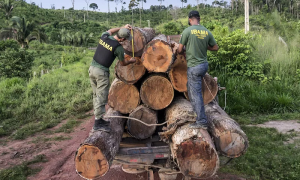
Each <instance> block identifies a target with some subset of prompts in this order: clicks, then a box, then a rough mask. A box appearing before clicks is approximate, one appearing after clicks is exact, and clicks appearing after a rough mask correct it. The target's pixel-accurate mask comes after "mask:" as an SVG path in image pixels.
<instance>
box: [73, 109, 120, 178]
mask: <svg viewBox="0 0 300 180" xmlns="http://www.w3.org/2000/svg"><path fill="white" fill-rule="evenodd" d="M106 115H107V116H110V115H111V116H120V115H121V114H120V113H119V112H117V111H114V110H113V109H111V108H110V109H109V110H108V111H107V112H106ZM107 120H108V121H110V127H111V132H110V133H107V132H104V131H95V132H93V133H92V134H91V135H90V136H89V137H88V138H87V139H86V140H85V141H84V143H83V144H82V145H81V146H80V147H79V149H78V150H77V152H76V155H75V168H76V172H77V173H78V174H79V175H80V176H81V177H83V178H86V179H97V178H99V177H101V176H104V175H105V174H106V173H107V171H108V170H109V168H110V167H111V164H112V161H113V159H114V157H115V155H116V153H117V152H118V150H119V146H120V142H121V139H122V134H123V131H124V123H125V120H124V119H117V118H107Z"/></svg>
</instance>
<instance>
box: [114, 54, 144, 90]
mask: <svg viewBox="0 0 300 180" xmlns="http://www.w3.org/2000/svg"><path fill="white" fill-rule="evenodd" d="M129 59H131V56H129V55H127V54H125V60H129ZM145 73H146V68H145V67H144V65H143V64H142V61H141V58H139V57H136V62H135V63H134V64H129V65H127V66H122V65H121V64H120V63H119V62H117V64H116V66H115V74H116V77H117V78H118V79H120V80H121V81H123V82H125V83H127V84H134V83H136V82H137V81H138V80H139V79H140V78H141V77H143V75H144V74H145Z"/></svg>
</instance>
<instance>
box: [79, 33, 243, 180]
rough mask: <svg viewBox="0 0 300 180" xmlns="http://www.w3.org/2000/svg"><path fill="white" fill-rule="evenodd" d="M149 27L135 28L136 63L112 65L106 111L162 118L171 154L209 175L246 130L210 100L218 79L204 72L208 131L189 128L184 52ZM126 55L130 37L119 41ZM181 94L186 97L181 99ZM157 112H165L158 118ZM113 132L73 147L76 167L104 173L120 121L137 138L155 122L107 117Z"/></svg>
mask: <svg viewBox="0 0 300 180" xmlns="http://www.w3.org/2000/svg"><path fill="white" fill-rule="evenodd" d="M154 36H155V33H154V31H153V30H152V29H149V28H146V29H140V28H135V29H134V50H135V56H138V57H136V60H137V61H136V63H134V64H130V65H128V66H121V64H120V63H117V64H116V66H115V75H116V77H117V78H116V79H115V80H114V81H113V82H112V84H111V87H110V91H109V96H108V104H109V106H110V107H111V108H110V109H109V110H108V111H107V113H106V116H110V115H121V114H122V115H123V116H124V115H128V116H129V117H132V118H136V119H140V120H141V121H143V122H145V123H147V124H157V123H158V122H165V121H166V122H167V125H166V127H164V131H162V132H159V135H160V137H161V139H162V140H163V141H165V142H168V143H169V145H170V150H171V152H172V156H173V157H172V158H173V159H174V161H176V164H178V168H179V169H180V171H181V172H182V173H183V174H184V175H185V176H189V177H193V178H208V177H211V176H212V175H214V174H215V173H216V171H217V169H218V167H219V156H218V152H219V153H220V154H221V155H224V156H227V157H230V158H236V157H239V156H241V155H242V154H244V153H245V151H246V149H247V148H248V140H247V136H246V134H245V133H244V132H243V130H242V129H241V128H240V126H239V125H238V124H237V123H236V122H235V121H234V120H233V119H231V118H230V117H229V116H228V115H227V114H226V112H225V111H223V110H222V108H220V106H219V105H218V103H217V102H216V101H215V100H214V99H215V96H216V94H217V92H218V85H217V82H216V81H215V80H214V79H213V78H212V77H211V76H210V75H208V74H206V75H205V77H204V78H203V83H202V89H203V93H202V94H203V98H204V103H205V104H206V106H205V111H206V115H207V118H208V120H209V122H210V124H209V128H208V131H206V130H203V129H190V128H189V124H190V123H193V122H195V120H196V115H195V113H194V111H193V107H192V105H191V103H190V102H189V100H188V93H186V92H187V86H186V84H187V62H186V58H185V55H184V54H177V53H176V50H177V48H178V44H177V43H176V42H174V41H171V40H170V39H169V38H168V37H167V36H165V35H158V36H156V37H154ZM123 47H124V49H125V52H126V55H125V59H130V58H131V56H132V55H133V52H132V46H131V42H129V41H127V42H125V43H123ZM184 97H185V98H184ZM158 111H164V114H165V116H164V117H163V118H162V119H158ZM107 120H109V121H111V128H112V132H111V133H110V134H108V133H106V132H94V133H93V134H92V135H90V137H89V138H88V139H86V140H85V142H84V143H83V144H82V145H81V147H80V148H79V149H78V151H77V155H76V158H75V164H76V170H77V172H78V173H79V174H80V175H81V176H82V177H85V178H89V179H93V178H97V177H100V176H103V175H105V174H106V172H107V171H108V170H109V168H110V166H111V163H112V161H113V158H114V156H115V155H116V153H117V151H118V149H119V145H120V141H121V137H122V134H123V131H124V126H125V125H126V127H127V132H128V133H129V134H130V135H131V136H132V137H135V138H137V139H146V138H149V137H151V136H152V135H153V134H154V133H155V131H156V128H157V127H156V126H151V127H149V126H145V125H144V124H142V123H140V122H137V121H133V120H130V119H128V120H125V119H123V120H120V119H117V118H107Z"/></svg>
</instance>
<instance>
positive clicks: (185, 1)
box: [180, 0, 187, 8]
mask: <svg viewBox="0 0 300 180" xmlns="http://www.w3.org/2000/svg"><path fill="white" fill-rule="evenodd" d="M180 1H181V3H182V8H183V3H187V0H180Z"/></svg>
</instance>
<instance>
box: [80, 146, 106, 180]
mask: <svg viewBox="0 0 300 180" xmlns="http://www.w3.org/2000/svg"><path fill="white" fill-rule="evenodd" d="M75 168H76V172H77V173H78V174H79V175H80V176H81V177H83V178H85V179H97V178H99V177H101V176H104V175H105V174H106V173H107V171H108V170H109V165H108V162H107V160H106V158H105V156H104V155H103V154H102V152H101V150H100V149H99V148H97V147H95V146H92V145H88V144H85V145H82V146H81V147H80V148H79V149H78V151H77V153H76V157H75Z"/></svg>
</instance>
